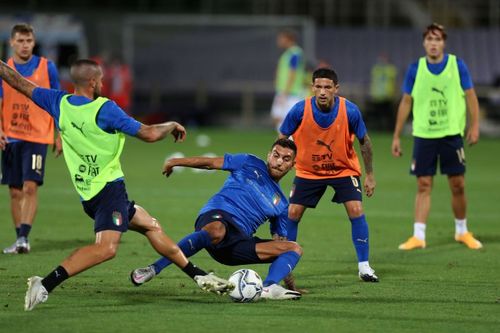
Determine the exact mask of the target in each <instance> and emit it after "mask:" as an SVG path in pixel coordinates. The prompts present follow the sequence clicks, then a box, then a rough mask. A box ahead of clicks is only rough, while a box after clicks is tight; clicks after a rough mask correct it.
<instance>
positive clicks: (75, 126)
mask: <svg viewBox="0 0 500 333" xmlns="http://www.w3.org/2000/svg"><path fill="white" fill-rule="evenodd" d="M83 125H85V123H82V126H80V127H78V126H77V125H76V124H75V123H74V122H71V126H73V128H76V129H77V130H79V131H80V133H82V135H83V136H84V137H87V136H86V135H85V133H83Z"/></svg>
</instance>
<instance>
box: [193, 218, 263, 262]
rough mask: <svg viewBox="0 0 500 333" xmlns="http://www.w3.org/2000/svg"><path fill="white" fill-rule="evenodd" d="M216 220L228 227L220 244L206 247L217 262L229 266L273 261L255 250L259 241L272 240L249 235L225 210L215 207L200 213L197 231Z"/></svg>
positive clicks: (196, 226) (196, 223)
mask: <svg viewBox="0 0 500 333" xmlns="http://www.w3.org/2000/svg"><path fill="white" fill-rule="evenodd" d="M214 221H220V222H222V223H223V224H224V226H225V227H226V235H225V236H224V239H223V240H222V241H221V242H220V243H219V244H216V245H211V246H209V247H207V248H206V250H207V252H208V253H209V254H210V256H212V258H214V259H215V260H216V261H217V262H219V263H221V264H224V265H228V266H236V265H248V264H261V263H268V262H272V260H271V261H263V260H261V259H260V258H259V257H258V256H257V252H256V251H255V246H256V245H257V243H262V242H269V241H271V240H270V239H260V238H259V237H252V236H247V235H246V234H245V233H243V231H241V229H240V228H239V227H238V226H237V224H236V222H234V219H233V217H232V216H231V214H229V213H228V212H226V211H224V210H220V209H214V210H210V211H208V212H205V213H203V214H201V215H199V216H198V218H197V219H196V222H195V229H196V231H198V230H201V229H202V228H203V227H204V226H205V225H207V224H209V223H211V222H214Z"/></svg>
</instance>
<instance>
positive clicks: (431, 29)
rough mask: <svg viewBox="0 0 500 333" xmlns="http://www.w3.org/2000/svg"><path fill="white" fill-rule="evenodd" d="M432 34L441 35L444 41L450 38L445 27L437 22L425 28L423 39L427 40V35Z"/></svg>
mask: <svg viewBox="0 0 500 333" xmlns="http://www.w3.org/2000/svg"><path fill="white" fill-rule="evenodd" d="M430 33H432V34H437V33H441V36H442V37H443V40H446V38H447V37H448V35H447V34H446V30H445V29H444V26H443V25H441V24H439V23H436V22H434V23H432V24H430V25H428V26H427V28H425V30H424V32H423V33H422V38H423V39H425V37H427V35H428V34H430Z"/></svg>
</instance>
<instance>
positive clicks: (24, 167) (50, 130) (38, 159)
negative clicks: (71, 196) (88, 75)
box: [0, 23, 62, 253]
mask: <svg viewBox="0 0 500 333" xmlns="http://www.w3.org/2000/svg"><path fill="white" fill-rule="evenodd" d="M10 46H11V48H12V51H13V54H12V58H10V59H9V60H7V63H8V64H9V65H10V66H11V67H13V68H15V69H16V70H17V71H18V72H19V73H20V74H21V75H22V76H24V77H25V78H27V79H28V80H31V81H32V82H34V83H36V84H37V85H39V86H40V87H44V88H52V89H59V77H58V74H57V69H56V66H55V65H54V63H53V62H52V61H50V60H47V59H46V58H44V57H39V56H36V55H34V54H33V48H34V47H35V32H34V29H33V27H32V26H31V25H29V24H26V23H21V24H16V25H15V26H14V27H12V30H11V34H10ZM53 143H54V121H53V120H52V117H50V115H48V114H47V113H46V112H45V111H43V110H41V109H40V108H39V107H38V106H36V105H35V103H33V102H32V101H31V100H29V99H28V98H26V96H24V95H22V94H21V93H19V92H18V91H16V90H15V89H12V88H11V87H10V86H9V85H8V84H6V83H5V82H2V80H1V79H0V149H1V150H2V176H1V179H2V181H1V183H2V184H4V185H8V186H9V194H10V209H11V214H12V220H13V222H14V227H15V230H16V238H17V239H16V241H15V242H14V244H12V245H11V246H9V247H7V248H5V249H4V250H3V253H28V252H29V251H30V243H29V241H28V235H29V233H30V231H31V227H32V226H33V221H34V219H35V215H36V210H37V207H38V197H37V192H38V187H39V186H41V185H42V184H43V176H44V173H45V156H46V154H47V145H49V144H53ZM55 143H56V156H59V154H60V153H61V151H62V150H61V142H60V140H57V141H55Z"/></svg>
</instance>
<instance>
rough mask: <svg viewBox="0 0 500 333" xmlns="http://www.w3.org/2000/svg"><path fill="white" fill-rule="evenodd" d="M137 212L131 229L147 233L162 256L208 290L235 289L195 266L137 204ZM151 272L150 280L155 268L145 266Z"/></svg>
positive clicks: (220, 293) (222, 290) (154, 220)
mask: <svg viewBox="0 0 500 333" xmlns="http://www.w3.org/2000/svg"><path fill="white" fill-rule="evenodd" d="M135 208H136V213H135V215H134V217H133V218H132V220H131V221H130V225H129V228H130V230H134V231H137V232H139V233H141V234H143V235H145V236H146V237H147V238H148V240H149V242H150V244H151V245H152V246H153V248H154V249H155V250H156V251H157V252H158V253H159V254H161V255H162V256H164V257H166V258H168V259H169V260H170V261H171V262H173V263H174V264H175V265H177V266H178V267H179V268H180V269H182V271H183V272H184V273H186V274H187V275H189V276H190V277H191V278H192V279H194V280H195V281H196V283H197V284H198V286H199V287H200V288H201V289H203V290H206V291H210V292H213V293H215V294H219V295H222V294H226V293H229V292H231V291H232V290H233V289H234V285H233V284H232V283H231V282H229V281H227V280H225V279H222V278H220V277H218V276H216V275H215V274H213V273H210V274H207V273H206V272H205V271H203V270H202V269H200V268H198V267H196V266H194V265H193V264H192V263H191V262H190V261H189V260H188V259H187V258H186V256H185V255H184V253H183V252H182V251H181V249H180V248H179V246H178V245H177V244H176V243H175V242H174V241H172V239H170V237H168V236H167V235H166V234H165V233H164V232H163V230H162V228H161V225H160V223H159V222H158V221H157V220H156V219H155V218H153V217H152V216H151V215H149V213H148V212H147V211H146V210H145V209H144V208H142V207H140V206H137V205H136V206H135ZM145 269H146V270H148V272H149V273H151V274H153V275H152V276H151V278H149V280H151V279H152V278H153V277H154V270H152V269H151V267H147V268H145ZM136 271H137V270H134V271H132V272H131V279H132V282H134V276H133V275H134V273H136Z"/></svg>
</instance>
